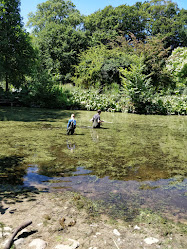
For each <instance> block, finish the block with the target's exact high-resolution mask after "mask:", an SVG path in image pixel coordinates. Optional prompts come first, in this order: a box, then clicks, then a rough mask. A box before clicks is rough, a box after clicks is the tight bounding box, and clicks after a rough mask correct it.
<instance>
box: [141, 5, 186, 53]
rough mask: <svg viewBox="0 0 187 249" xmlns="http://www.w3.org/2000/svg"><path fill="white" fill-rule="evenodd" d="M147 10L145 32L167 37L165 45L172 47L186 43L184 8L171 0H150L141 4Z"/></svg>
mask: <svg viewBox="0 0 187 249" xmlns="http://www.w3.org/2000/svg"><path fill="white" fill-rule="evenodd" d="M142 9H144V10H145V11H146V12H147V16H148V22H147V32H148V35H151V36H154V35H157V34H161V35H162V36H163V37H164V36H165V37H167V47H169V46H172V49H173V48H175V47H178V46H186V45H187V42H186V41H187V28H186V27H187V26H186V25H187V15H186V13H187V12H186V11H185V10H184V9H182V10H180V9H179V7H178V5H177V4H176V3H174V2H172V1H171V0H151V1H150V2H145V3H144V4H143V5H142Z"/></svg>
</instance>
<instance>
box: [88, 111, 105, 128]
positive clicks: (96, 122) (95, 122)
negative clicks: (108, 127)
mask: <svg viewBox="0 0 187 249" xmlns="http://www.w3.org/2000/svg"><path fill="white" fill-rule="evenodd" d="M100 114H101V110H98V111H97V113H96V114H95V115H94V116H93V118H92V119H91V120H92V122H93V125H92V127H93V128H100V125H101V123H102V122H104V121H103V120H101V119H100Z"/></svg>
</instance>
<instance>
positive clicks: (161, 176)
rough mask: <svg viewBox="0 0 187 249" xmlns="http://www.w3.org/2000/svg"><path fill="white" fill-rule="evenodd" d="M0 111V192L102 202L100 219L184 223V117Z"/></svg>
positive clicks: (186, 129) (186, 134)
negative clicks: (143, 216)
mask: <svg viewBox="0 0 187 249" xmlns="http://www.w3.org/2000/svg"><path fill="white" fill-rule="evenodd" d="M74 113H75V116H76V120H77V128H76V132H75V134H74V135H73V136H71V135H69V136H67V135H66V126H67V121H68V119H69V117H70V115H71V112H70V111H61V110H47V109H29V108H0V120H1V121H0V137H1V140H0V181H1V183H0V184H1V185H5V184H12V185H24V186H34V187H36V188H39V189H43V188H45V189H47V190H48V191H63V190H70V191H76V192H80V193H81V194H83V195H85V196H87V197H89V198H92V199H94V200H100V201H102V203H103V205H105V206H106V210H109V211H108V213H110V214H112V215H113V216H115V217H119V218H121V217H122V218H124V219H126V220H131V219H133V218H134V217H135V216H136V214H137V213H138V210H139V209H140V208H146V209H147V208H148V209H151V210H154V211H159V212H160V213H161V214H163V215H164V216H166V217H168V218H171V219H173V220H176V221H181V222H186V218H187V215H186V210H187V178H186V176H187V117H186V116H156V115H155V116H148V115H147V116H145V115H135V114H125V113H105V112H103V113H101V118H102V119H103V120H105V122H104V123H103V126H102V128H101V129H92V127H91V122H90V119H91V118H92V116H93V115H94V114H95V112H89V111H74Z"/></svg>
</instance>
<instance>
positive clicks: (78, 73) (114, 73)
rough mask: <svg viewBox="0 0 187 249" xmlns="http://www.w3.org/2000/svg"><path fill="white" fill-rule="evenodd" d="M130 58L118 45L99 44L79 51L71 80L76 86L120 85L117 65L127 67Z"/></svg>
mask: <svg viewBox="0 0 187 249" xmlns="http://www.w3.org/2000/svg"><path fill="white" fill-rule="evenodd" d="M130 63H131V58H130V57H129V55H128V54H126V53H125V52H124V51H123V50H122V49H121V50H120V49H118V47H113V48H112V49H111V46H108V47H107V46H105V45H103V44H100V45H98V46H95V47H91V48H89V49H87V50H86V51H84V52H83V53H81V55H80V62H79V64H78V65H77V66H75V76H74V77H73V78H72V80H73V82H74V83H75V84H76V85H78V86H84V87H86V88H89V87H90V86H97V87H99V86H100V87H101V88H103V87H104V86H109V85H111V84H113V83H117V84H119V85H121V80H120V77H119V67H128V66H129V65H130Z"/></svg>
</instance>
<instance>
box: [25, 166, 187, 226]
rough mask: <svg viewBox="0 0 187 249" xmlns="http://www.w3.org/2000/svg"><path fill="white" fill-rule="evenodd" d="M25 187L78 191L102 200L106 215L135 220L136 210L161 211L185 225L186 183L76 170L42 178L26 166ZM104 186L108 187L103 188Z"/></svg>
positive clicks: (186, 208) (186, 216) (184, 181)
mask: <svg viewBox="0 0 187 249" xmlns="http://www.w3.org/2000/svg"><path fill="white" fill-rule="evenodd" d="M25 185H26V186H28V185H29V186H35V187H42V186H43V188H48V189H50V190H51V191H52V190H58V191H60V190H61V191H62V190H64V189H67V190H72V191H78V192H80V193H81V194H83V195H85V196H87V197H89V198H92V199H93V200H101V199H102V200H103V201H104V202H105V206H106V207H107V210H108V212H109V214H112V215H113V216H116V217H118V218H119V217H120V218H123V219H126V220H129V219H132V218H134V216H135V215H136V213H137V212H138V209H139V208H149V209H152V210H156V211H160V212H161V213H162V214H164V215H165V216H167V217H168V218H171V219H174V220H177V221H182V222H185V220H186V218H187V215H186V210H187V201H186V198H185V191H186V187H187V180H186V179H184V180H181V181H178V180H177V179H173V178H171V179H165V180H164V179H160V180H156V181H144V182H139V181H134V180H128V181H119V180H110V179H109V177H107V176H106V177H103V178H98V177H97V176H95V175H93V172H92V171H91V170H87V169H85V168H84V167H78V168H77V171H75V172H72V173H71V176H65V177H53V178H50V177H45V176H39V175H37V167H36V166H35V167H29V169H28V173H27V176H26V177H25ZM106 186H107V188H106Z"/></svg>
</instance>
